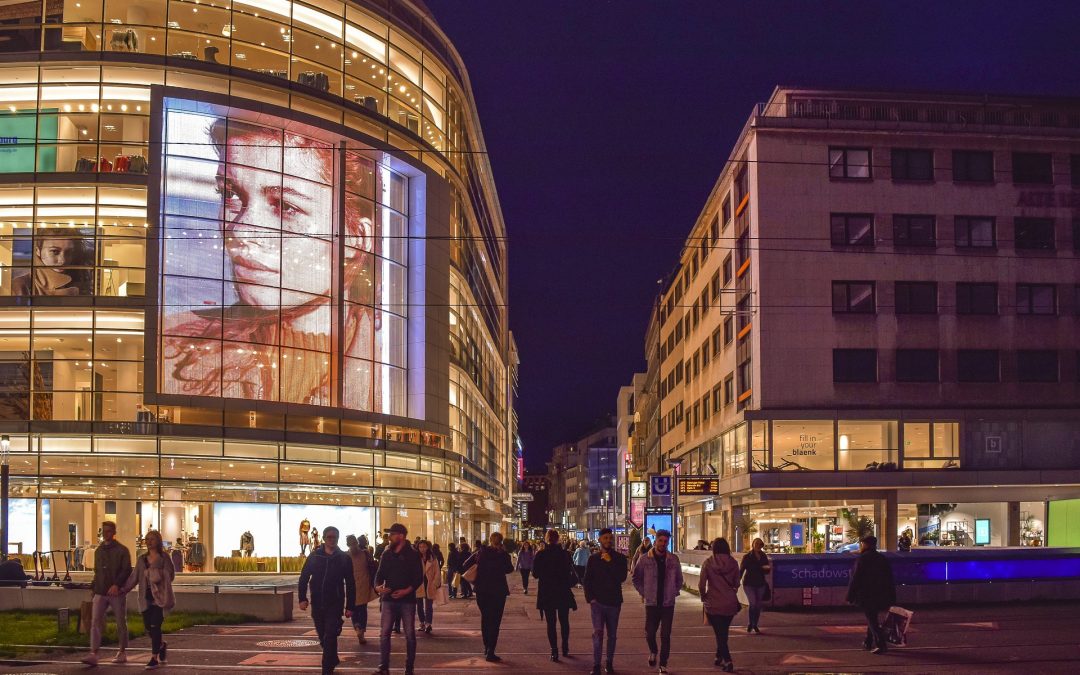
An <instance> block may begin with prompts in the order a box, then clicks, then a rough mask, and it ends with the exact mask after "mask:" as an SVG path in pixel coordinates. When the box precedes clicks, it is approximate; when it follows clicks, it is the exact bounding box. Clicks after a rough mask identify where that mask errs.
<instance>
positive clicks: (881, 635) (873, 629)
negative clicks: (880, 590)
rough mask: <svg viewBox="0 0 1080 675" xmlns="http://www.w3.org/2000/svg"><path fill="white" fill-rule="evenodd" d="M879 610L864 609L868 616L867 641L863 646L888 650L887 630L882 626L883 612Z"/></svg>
mask: <svg viewBox="0 0 1080 675" xmlns="http://www.w3.org/2000/svg"><path fill="white" fill-rule="evenodd" d="M882 611H884V610H879V609H864V610H863V613H864V614H865V615H866V640H865V641H864V643H863V644H865V645H868V646H871V647H880V648H881V649H888V648H889V643H888V641H887V640H886V639H885V629H884V628H883V627H882V625H881V612H882Z"/></svg>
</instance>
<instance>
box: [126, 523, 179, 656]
mask: <svg viewBox="0 0 1080 675" xmlns="http://www.w3.org/2000/svg"><path fill="white" fill-rule="evenodd" d="M143 541H144V542H145V543H146V553H143V554H142V555H141V556H139V559H138V560H137V561H135V569H134V570H133V571H132V573H131V574H129V575H128V579H127V581H126V582H125V583H124V586H123V588H121V589H120V595H121V597H126V596H127V594H128V593H130V592H131V590H132V589H133V588H135V587H138V588H139V592H138V594H137V595H138V598H139V611H140V612H141V613H142V618H143V628H145V629H146V632H147V634H148V635H149V636H150V661H149V662H147V664H146V669H147V670H154V669H155V668H157V667H159V666H163V665H165V662H166V660H167V659H168V653H167V649H168V645H167V644H165V642H164V641H163V640H162V639H161V624H162V623H163V622H164V621H165V613H166V612H168V611H170V610H171V609H172V608H173V607H174V606H175V605H176V598H175V597H174V596H173V579H175V578H176V570H175V569H174V568H173V564H172V558H171V557H170V556H169V554H168V553H166V552H165V546H164V545H163V544H162V541H161V533H160V532H158V531H157V530H150V531H149V532H147V533H146V536H145V537H144V538H143Z"/></svg>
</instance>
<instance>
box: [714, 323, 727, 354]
mask: <svg viewBox="0 0 1080 675" xmlns="http://www.w3.org/2000/svg"><path fill="white" fill-rule="evenodd" d="M723 344H724V343H723V342H722V338H721V337H720V329H719V328H717V329H716V330H714V331H713V334H712V353H713V358H716V357H717V356H719V355H720V348H721V347H722V346H723Z"/></svg>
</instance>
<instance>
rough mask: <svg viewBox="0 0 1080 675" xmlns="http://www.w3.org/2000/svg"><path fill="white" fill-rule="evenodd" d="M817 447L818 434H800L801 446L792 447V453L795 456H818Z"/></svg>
mask: <svg viewBox="0 0 1080 675" xmlns="http://www.w3.org/2000/svg"><path fill="white" fill-rule="evenodd" d="M817 447H818V437H817V434H799V446H798V447H797V448H792V450H791V454H792V455H793V456H795V457H817Z"/></svg>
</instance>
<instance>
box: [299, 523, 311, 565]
mask: <svg viewBox="0 0 1080 675" xmlns="http://www.w3.org/2000/svg"><path fill="white" fill-rule="evenodd" d="M310 531H311V522H310V521H308V519H307V518H304V519H303V520H301V521H300V556H301V557H303V556H305V555H307V547H308V546H310V545H311V537H309V536H308V532H310Z"/></svg>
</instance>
